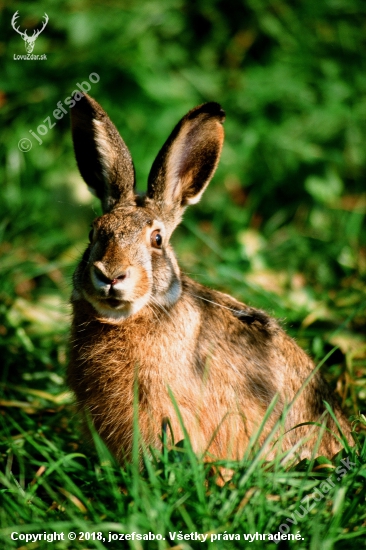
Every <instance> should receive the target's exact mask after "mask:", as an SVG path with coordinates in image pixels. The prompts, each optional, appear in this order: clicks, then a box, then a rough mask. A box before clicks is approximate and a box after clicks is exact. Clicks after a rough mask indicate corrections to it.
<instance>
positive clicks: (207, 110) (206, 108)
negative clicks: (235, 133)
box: [187, 101, 225, 122]
mask: <svg viewBox="0 0 366 550" xmlns="http://www.w3.org/2000/svg"><path fill="white" fill-rule="evenodd" d="M201 114H205V115H210V116H212V117H217V118H219V119H220V121H221V122H223V121H224V120H225V111H224V110H223V108H222V107H221V105H220V104H219V103H216V102H215V101H209V102H208V103H203V104H202V105H199V106H198V107H195V108H194V109H192V111H190V112H189V113H188V115H187V117H188V118H189V119H192V118H195V117H196V116H198V115H201Z"/></svg>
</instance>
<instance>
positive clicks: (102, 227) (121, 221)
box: [93, 208, 163, 238]
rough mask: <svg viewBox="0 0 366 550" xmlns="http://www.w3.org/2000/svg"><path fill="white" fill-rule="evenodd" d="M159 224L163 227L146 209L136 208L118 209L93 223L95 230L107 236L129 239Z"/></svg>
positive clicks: (154, 215)
mask: <svg viewBox="0 0 366 550" xmlns="http://www.w3.org/2000/svg"><path fill="white" fill-rule="evenodd" d="M159 224H160V225H163V224H162V223H161V222H159V220H158V219H157V215H156V214H155V213H154V212H152V211H147V210H146V209H144V208H135V209H133V210H132V211H131V210H129V209H128V210H125V209H122V208H121V209H116V210H113V211H112V212H109V213H108V214H104V215H103V216H100V217H99V218H97V219H96V220H94V222H93V225H94V228H95V229H96V230H97V231H98V232H99V233H101V234H104V235H106V236H107V235H115V234H117V235H119V236H121V237H122V236H123V237H127V238H128V237H129V236H130V237H132V236H134V235H137V234H139V233H141V232H142V231H143V232H144V231H145V230H148V229H149V228H155V226H156V225H159Z"/></svg>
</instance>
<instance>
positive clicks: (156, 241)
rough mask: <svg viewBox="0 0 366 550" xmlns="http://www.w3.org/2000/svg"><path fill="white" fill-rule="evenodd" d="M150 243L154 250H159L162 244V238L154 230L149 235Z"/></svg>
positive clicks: (156, 230) (157, 231)
mask: <svg viewBox="0 0 366 550" xmlns="http://www.w3.org/2000/svg"><path fill="white" fill-rule="evenodd" d="M150 242H151V246H152V247H154V248H161V245H162V243H163V238H162V236H161V235H160V233H159V230H158V229H155V231H153V232H152V233H151V237H150Z"/></svg>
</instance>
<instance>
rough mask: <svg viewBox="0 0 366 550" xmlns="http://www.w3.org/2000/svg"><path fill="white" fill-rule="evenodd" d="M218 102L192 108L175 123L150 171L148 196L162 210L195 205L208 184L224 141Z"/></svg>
mask: <svg viewBox="0 0 366 550" xmlns="http://www.w3.org/2000/svg"><path fill="white" fill-rule="evenodd" d="M224 119H225V113H224V111H223V110H222V109H221V107H220V105H219V104H218V103H205V104H203V105H200V106H199V107H196V108H195V109H192V111H190V112H189V113H188V114H187V115H186V116H185V117H184V118H182V120H181V121H180V122H179V123H178V124H177V126H176V127H175V128H174V130H173V131H172V133H171V134H170V136H169V138H168V139H167V141H166V142H165V144H164V145H163V147H162V149H161V150H160V152H159V154H158V156H157V157H156V159H155V161H154V164H153V166H152V168H151V171H150V175H149V181H148V196H149V197H150V198H152V199H154V200H155V201H156V202H157V203H158V204H160V206H161V207H162V208H172V207H173V208H174V207H177V206H180V207H183V208H184V207H185V206H187V205H188V204H195V203H196V202H198V201H199V200H200V198H201V195H202V193H203V191H204V190H205V188H206V187H207V185H208V184H209V182H210V180H211V178H212V176H213V174H214V172H215V170H216V166H217V164H218V161H219V157H220V153H221V148H222V144H223V140H224V130H223V127H222V123H223V122H224Z"/></svg>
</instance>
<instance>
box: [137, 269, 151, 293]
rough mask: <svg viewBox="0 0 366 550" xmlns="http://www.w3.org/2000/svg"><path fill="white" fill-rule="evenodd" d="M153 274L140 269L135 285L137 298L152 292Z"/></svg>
mask: <svg viewBox="0 0 366 550" xmlns="http://www.w3.org/2000/svg"><path fill="white" fill-rule="evenodd" d="M151 279H152V278H151V274H150V273H149V271H147V270H146V269H140V270H139V274H138V277H136V280H135V285H134V294H135V296H136V298H139V297H141V296H145V294H148V293H150V291H151Z"/></svg>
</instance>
